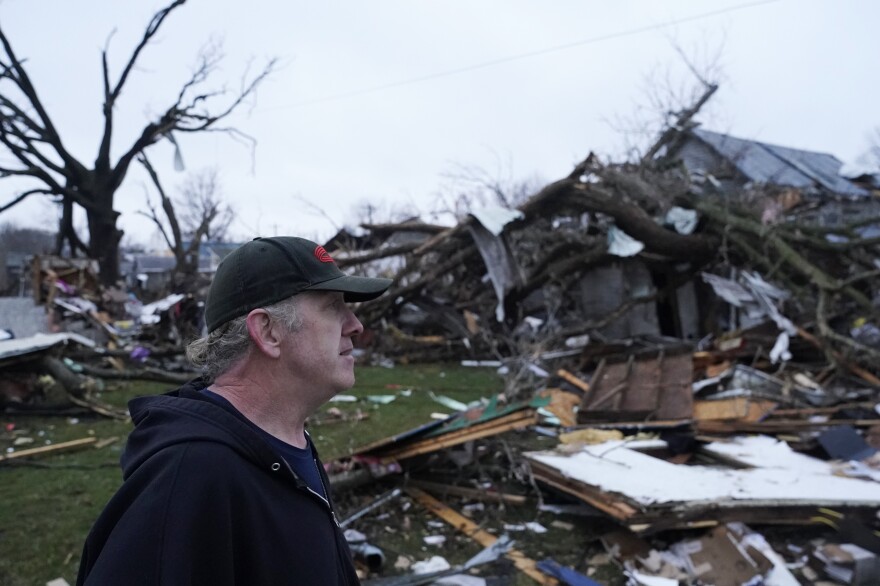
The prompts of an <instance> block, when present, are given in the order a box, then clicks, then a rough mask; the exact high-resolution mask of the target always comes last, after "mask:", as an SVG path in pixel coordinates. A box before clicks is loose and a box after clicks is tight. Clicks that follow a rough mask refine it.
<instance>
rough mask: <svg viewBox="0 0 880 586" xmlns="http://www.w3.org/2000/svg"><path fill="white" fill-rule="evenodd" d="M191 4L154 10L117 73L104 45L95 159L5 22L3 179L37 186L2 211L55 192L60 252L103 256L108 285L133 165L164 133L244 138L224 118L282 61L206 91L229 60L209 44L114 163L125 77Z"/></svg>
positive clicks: (0, 97) (0, 135)
mask: <svg viewBox="0 0 880 586" xmlns="http://www.w3.org/2000/svg"><path fill="white" fill-rule="evenodd" d="M185 2H186V0H175V1H173V2H171V3H170V4H168V5H167V6H166V7H165V8H163V9H161V10H159V11H158V12H156V13H155V14H154V15H153V17H152V19H151V20H150V22H149V24H148V25H147V27H146V29H145V31H144V34H143V37H142V38H141V39H140V41H139V42H138V44H137V45H136V47H135V48H134V50H133V51H132V53H131V56H130V57H129V59H128V61H127V62H126V64H125V66H124V67H123V69H122V71H121V72H120V73H119V74H118V75H117V76H115V77H114V76H113V75H112V74H111V72H110V67H109V64H108V58H107V48H106V47H105V49H104V50H103V51H102V56H101V64H102V73H103V95H104V103H103V107H102V112H103V118H104V120H103V126H104V128H103V132H102V135H101V139H100V143H99V144H98V149H97V155H96V157H95V160H94V162H93V163H91V164H90V165H89V164H87V163H84V162H82V161H81V160H80V159H77V158H76V157H74V156H73V154H71V152H70V151H68V150H67V148H66V147H65V144H64V141H63V140H62V137H61V136H60V135H59V133H58V130H57V129H56V127H55V125H54V124H53V121H52V119H51V117H50V116H49V114H48V111H47V110H46V108H45V107H44V105H43V102H42V100H41V99H40V97H39V94H38V92H37V89H36V88H35V87H34V85H33V83H32V81H31V79H30V77H29V75H28V73H27V70H26V68H25V66H24V61H23V60H22V59H20V58H19V57H18V56H17V55H16V53H15V51H14V50H13V48H12V45H11V44H10V42H9V39H8V38H7V36H6V34H5V33H4V32H3V30H2V27H0V145H2V148H0V153H2V151H3V150H5V153H3V154H5V155H7V156H5V157H4V158H3V159H2V160H0V177H19V178H25V179H30V180H31V181H32V186H31V187H29V188H26V189H23V190H22V191H20V192H19V193H17V194H16V195H15V196H14V197H13V198H12V199H11V200H10V201H9V202H7V203H5V204H3V205H0V212H3V211H4V210H7V209H9V208H11V207H12V206H14V205H16V204H18V203H20V202H21V201H23V200H25V199H26V198H28V197H30V196H31V195H48V196H52V197H56V198H57V199H58V202H59V204H60V205H61V209H62V213H61V220H60V225H59V239H58V243H57V249H58V251H59V252H60V250H61V249H62V247H63V245H64V243H65V242H66V243H68V244H69V246H70V250H71V253H72V254H74V255H75V254H77V253H80V252H82V253H85V254H87V255H88V256H90V257H92V258H95V259H97V261H98V264H99V267H100V271H101V280H102V281H103V282H104V283H113V282H115V281H116V279H117V278H118V272H119V263H118V257H119V242H120V240H121V238H122V231H121V230H120V229H118V228H117V225H116V224H117V219H118V217H119V212H117V211H116V209H115V208H114V197H115V195H116V192H117V190H118V189H119V187H120V185H122V182H123V180H124V179H125V177H126V175H127V173H128V171H129V169H130V167H131V163H132V162H133V161H134V160H135V159H136V158H137V157H138V156H139V155H141V154H142V153H144V152H145V151H146V150H147V149H148V148H149V147H150V146H152V145H153V144H155V143H156V142H157V141H159V140H160V139H162V138H168V139H169V140H172V141H174V137H173V134H172V133H174V132H178V133H195V132H203V131H222V132H227V133H231V134H233V135H237V136H245V135H243V134H242V133H240V132H238V131H237V130H235V129H234V128H221V127H218V125H217V123H218V122H220V121H221V120H223V119H225V118H226V117H227V116H229V115H230V114H231V113H232V112H233V111H234V110H235V109H236V108H237V107H238V106H239V105H241V104H242V103H243V102H244V101H245V100H246V99H247V98H248V97H249V96H251V95H252V94H253V93H254V92H255V91H256V89H257V86H258V85H259V84H260V82H262V81H263V80H264V79H265V78H266V76H268V75H269V74H270V73H271V72H272V71H273V69H274V68H275V65H276V60H275V59H271V60H269V61H268V62H267V63H266V65H265V66H264V67H263V68H262V69H261V70H260V71H259V72H258V73H257V74H256V75H248V74H245V76H244V77H243V78H242V81H241V85H240V86H239V88H238V89H237V90H236V91H235V92H227V91H226V90H224V89H222V88H221V89H206V88H205V85H206V82H207V80H208V78H209V77H210V76H211V74H212V73H213V72H214V70H215V69H216V68H217V67H218V65H219V63H220V61H221V60H222V58H223V56H222V53H221V52H220V51H219V48H218V47H217V46H216V45H215V46H211V47H208V48H206V49H205V50H203V51H201V52H200V54H199V55H198V57H197V63H196V66H195V67H194V69H193V71H192V74H191V75H190V77H189V79H188V80H186V82H185V83H184V84H183V85H182V86H181V88H180V90H179V92H178V93H177V95H176V96H174V97H173V98H172V99H171V100H170V105H169V106H168V107H167V108H165V110H164V112H162V113H161V115H159V116H158V118H157V119H156V120H154V121H153V122H150V123H148V124H146V125H145V126H144V127H143V129H142V131H141V133H140V135H139V136H137V137H136V138H135V139H134V140H133V141H132V142H131V143H130V144H129V145H128V146H127V148H124V149H123V151H122V155H121V156H119V158H117V159H116V160H115V161H114V160H113V159H112V158H111V144H112V142H113V139H114V138H115V136H114V113H115V106H116V105H117V102H118V100H119V98H120V95H121V94H122V90H123V88H124V87H125V83H126V81H127V80H128V78H129V75H130V74H131V73H132V71H133V70H134V68H135V65H136V63H137V61H138V58H139V57H140V55H141V53H142V52H143V50H144V49H145V48H146V46H147V45H148V44H149V43H150V41H151V40H152V39H153V38H154V37H155V35H156V34H157V32H158V31H159V29H160V27H161V26H162V24H163V23H164V22H165V19H166V18H168V16H169V15H170V14H171V13H172V11H174V10H175V9H177V8H178V7H180V6H182V5H183V4H184V3H185ZM76 206H79V207H80V208H82V209H83V210H84V211H85V214H86V219H87V224H88V230H89V241H88V242H87V243H86V242H83V241H82V240H81V239H80V238H79V237H78V236H77V234H76V232H75V231H74V228H73V212H74V209H75V207H76Z"/></svg>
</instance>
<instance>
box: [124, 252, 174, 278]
mask: <svg viewBox="0 0 880 586" xmlns="http://www.w3.org/2000/svg"><path fill="white" fill-rule="evenodd" d="M175 264H177V260H176V259H175V258H174V257H173V256H154V255H150V254H139V255H136V256H135V257H134V270H135V271H137V272H139V273H164V272H168V271H171V269H173V268H174V265H175Z"/></svg>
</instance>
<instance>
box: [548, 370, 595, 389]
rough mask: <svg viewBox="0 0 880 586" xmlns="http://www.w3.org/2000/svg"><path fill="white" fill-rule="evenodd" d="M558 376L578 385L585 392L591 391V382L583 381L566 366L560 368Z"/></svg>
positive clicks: (557, 372)
mask: <svg viewBox="0 0 880 586" xmlns="http://www.w3.org/2000/svg"><path fill="white" fill-rule="evenodd" d="M556 376H558V377H560V378H563V379H565V380H566V381H568V382H569V383H570V384H572V385H574V386H576V387H577V388H579V389H580V390H582V391H583V392H585V393H587V392H589V391H590V385H589V383H587V382H585V381H582V380H581V379H579V378H578V377H576V376H575V375H573V374H572V373H570V372H568V371H567V370H565V369H564V368H560V369H559V370H557V371H556Z"/></svg>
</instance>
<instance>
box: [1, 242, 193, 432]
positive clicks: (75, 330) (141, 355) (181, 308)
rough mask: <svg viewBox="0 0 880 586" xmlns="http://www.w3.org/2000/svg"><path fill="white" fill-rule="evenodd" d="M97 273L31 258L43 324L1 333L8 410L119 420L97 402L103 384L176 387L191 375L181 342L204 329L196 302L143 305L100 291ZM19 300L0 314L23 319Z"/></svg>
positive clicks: (7, 301) (78, 264)
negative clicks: (150, 382) (87, 414)
mask: <svg viewBox="0 0 880 586" xmlns="http://www.w3.org/2000/svg"><path fill="white" fill-rule="evenodd" d="M95 270H96V266H95V262H94V261H90V260H86V259H68V258H60V257H54V256H36V257H34V259H33V262H32V265H31V276H32V278H31V283H32V286H31V289H32V292H33V300H32V305H33V306H34V307H36V308H42V311H41V316H42V319H41V320H40V321H41V322H42V323H40V324H27V323H21V322H20V323H21V325H22V328H21V329H23V330H24V331H25V332H27V333H29V334H31V335H25V336H21V335H16V332H15V329H14V328H12V327H8V328H5V329H4V335H3V339H2V340H0V372H2V373H3V377H2V383H0V404H3V405H4V406H5V407H6V409H7V411H10V410H11V411H30V412H36V411H40V412H50V411H55V412H58V411H59V410H60V411H63V412H65V413H72V412H76V411H77V410H81V409H90V410H93V411H97V412H99V413H102V414H105V415H111V416H114V417H120V418H124V417H125V416H126V415H125V414H124V413H121V412H119V411H118V410H114V409H111V408H108V407H106V406H102V405H101V404H100V403H99V402H97V401H95V399H94V396H93V395H94V391H97V390H100V389H101V388H102V386H103V384H104V381H105V380H107V379H122V380H134V379H140V380H158V381H163V382H171V383H174V382H177V383H179V382H184V381H186V380H188V379H190V378H192V377H193V376H194V373H193V372H192V371H191V369H190V368H189V367H188V366H187V364H186V361H185V359H184V356H183V342H184V340H185V339H192V337H194V336H195V335H196V334H197V333H198V332H199V331H201V325H200V320H201V305H200V303H199V302H198V301H197V300H196V299H195V297H194V296H192V295H184V294H172V295H168V296H165V297H162V298H159V299H157V300H155V301H153V302H151V303H146V304H144V303H142V302H141V300H140V299H138V297H137V296H136V295H135V294H134V293H133V292H132V291H125V290H123V289H121V288H118V287H103V286H101V285H100V284H99V282H98V279H97V277H96V274H95ZM22 301H25V300H24V299H22V298H0V309H2V310H3V315H7V313H6V312H7V308H8V310H9V311H16V312H18V313H21V309H20V308H21V302H22ZM28 317H29V318H30V319H31V321H33V317H32V316H28ZM6 321H13V320H4V325H6V323H5V322H6Z"/></svg>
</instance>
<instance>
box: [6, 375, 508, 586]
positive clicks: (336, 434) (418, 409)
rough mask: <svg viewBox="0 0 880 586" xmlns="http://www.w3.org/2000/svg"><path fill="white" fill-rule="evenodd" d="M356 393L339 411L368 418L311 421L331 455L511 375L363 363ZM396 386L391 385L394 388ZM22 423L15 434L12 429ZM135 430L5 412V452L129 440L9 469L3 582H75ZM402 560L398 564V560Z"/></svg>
mask: <svg viewBox="0 0 880 586" xmlns="http://www.w3.org/2000/svg"><path fill="white" fill-rule="evenodd" d="M357 376H358V382H357V384H356V385H355V388H354V389H353V390H352V392H351V394H354V395H355V396H357V397H359V398H360V400H359V401H358V402H357V403H333V404H330V405H328V406H327V407H325V408H324V409H323V410H322V413H321V414H319V416H320V415H322V414H323V413H324V412H326V410H327V409H328V408H329V407H337V408H339V409H340V410H342V411H344V412H346V413H351V412H353V411H355V410H357V409H360V410H361V411H364V412H366V413H368V414H369V417H368V418H367V419H365V420H363V421H360V422H357V423H353V424H348V423H333V424H322V425H315V426H312V427H311V433H312V437H313V438H314V440H315V442H316V444H317V445H318V447H319V449H320V450H321V454H322V457H323V458H324V460H325V461H326V460H330V459H333V458H336V457H338V456H343V455H345V454H348V453H350V451H351V450H353V449H355V448H357V447H358V446H360V445H364V444H366V443H368V442H371V441H374V440H376V439H380V438H383V437H387V436H389V435H392V434H395V433H399V432H401V431H405V430H407V429H410V428H412V427H415V426H416V425H419V424H421V423H424V422H426V421H428V419H429V416H430V414H431V413H432V412H434V411H439V412H448V410H447V409H446V408H445V407H443V406H442V405H439V404H437V403H435V402H434V401H433V400H431V398H430V396H429V393H428V391H433V392H434V393H435V394H437V395H446V396H449V397H451V398H454V399H456V400H459V401H463V402H468V401H472V400H476V399H478V398H480V397H488V396H490V395H491V394H493V393H497V392H498V391H500V390H501V387H502V384H501V380H500V379H499V378H498V377H497V376H496V375H495V373H494V372H493V371H491V370H486V369H465V368H461V367H458V366H454V365H452V366H449V365H428V366H418V367H416V366H398V367H396V368H393V369H385V368H379V367H363V368H360V369H358V371H357ZM389 385H390V386H389ZM169 388H170V385H167V384H161V383H141V382H137V383H126V384H121V385H116V386H115V387H111V388H110V389H109V390H107V391H105V392H104V393H103V394H102V396H101V400H102V401H105V402H107V403H110V404H113V405H117V406H123V405H125V404H126V403H127V402H128V400H129V399H131V398H132V397H135V396H139V395H144V394H155V393H161V392H164V391H166V390H169ZM405 389H411V390H412V391H413V392H412V393H411V394H410V396H408V397H405V396H402V394H401V396H398V398H397V399H396V400H395V401H394V402H393V403H390V404H388V405H377V404H375V403H371V402H369V401H368V400H367V399H366V397H367V396H369V395H386V394H400V392H401V391H403V390H405ZM8 424H14V426H15V429H14V430H13V431H12V432H9V431H6V426H7V425H8ZM130 430H131V426H130V424H129V423H124V422H117V421H111V420H109V419H104V418H99V417H80V418H78V419H70V418H67V417H60V416H59V417H31V416H8V415H2V416H0V449H2V450H3V451H4V452H5V451H6V450H7V448H9V447H11V446H12V442H13V441H14V440H15V439H16V438H19V437H29V438H32V439H33V440H34V442H33V443H31V444H28V445H22V446H20V448H17V449H26V448H31V447H38V446H40V445H45V444H46V442H51V443H59V442H63V441H67V440H72V439H79V438H83V437H90V436H95V437H97V438H99V439H104V438H109V437H114V436H116V437H119V441H118V442H116V443H114V444H112V445H110V446H108V447H104V448H102V449H94V448H92V447H89V448H86V449H83V450H79V451H76V452H70V453H60V454H55V455H51V456H46V457H43V458H39V459H34V460H32V461H31V462H29V463H23V464H14V465H13V464H10V463H6V464H2V465H0V584H3V585H4V586H34V585H40V586H42V585H43V584H45V583H46V582H47V581H49V580H52V579H54V578H58V577H63V578H64V579H66V580H67V581H68V582H70V583H71V584H73V582H74V580H75V578H76V572H77V568H78V565H79V556H80V552H81V549H82V544H83V540H84V539H85V536H86V534H87V533H88V530H89V528H90V527H91V524H92V523H93V521H94V520H95V518H96V517H97V516H98V514H99V513H100V511H101V509H103V507H104V505H105V504H106V502H107V501H108V500H109V498H110V497H111V496H112V495H113V493H114V492H115V490H116V489H117V487H118V486H119V484H120V482H121V472H120V470H119V467H118V460H119V455H120V451H121V449H122V446H123V445H124V441H125V438H126V436H127V435H128V433H129V431H130ZM391 563H393V560H391Z"/></svg>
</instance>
